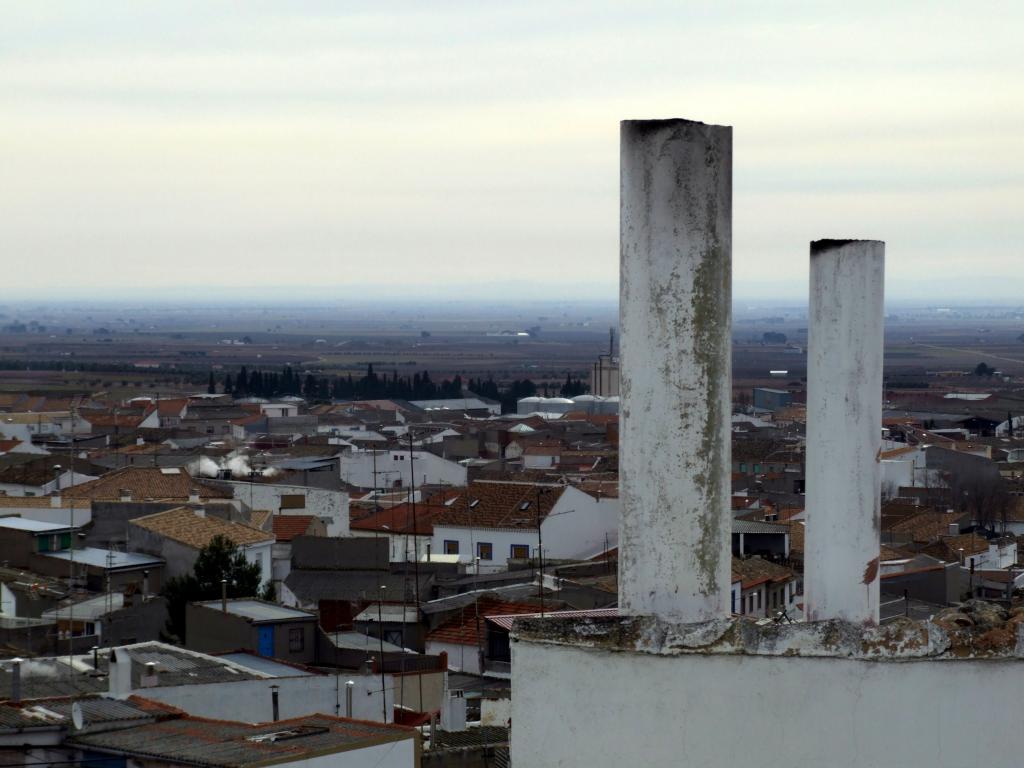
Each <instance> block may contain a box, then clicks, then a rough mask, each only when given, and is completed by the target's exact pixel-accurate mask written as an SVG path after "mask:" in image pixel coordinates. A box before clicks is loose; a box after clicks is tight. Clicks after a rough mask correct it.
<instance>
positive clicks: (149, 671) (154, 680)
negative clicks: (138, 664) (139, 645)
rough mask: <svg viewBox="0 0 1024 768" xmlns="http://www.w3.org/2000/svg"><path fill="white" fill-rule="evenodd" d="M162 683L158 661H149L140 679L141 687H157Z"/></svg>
mask: <svg viewBox="0 0 1024 768" xmlns="http://www.w3.org/2000/svg"><path fill="white" fill-rule="evenodd" d="M159 684H160V673H159V672H157V669H156V662H154V661H147V662H146V669H145V670H144V671H143V673H142V677H141V678H140V679H139V687H140V688H156V687H157V686H158V685H159Z"/></svg>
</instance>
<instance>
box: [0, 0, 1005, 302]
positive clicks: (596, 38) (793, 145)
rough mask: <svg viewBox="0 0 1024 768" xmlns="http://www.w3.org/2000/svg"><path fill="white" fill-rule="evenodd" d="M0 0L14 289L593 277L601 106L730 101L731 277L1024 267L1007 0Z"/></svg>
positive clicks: (603, 253) (5, 204) (640, 113)
mask: <svg viewBox="0 0 1024 768" xmlns="http://www.w3.org/2000/svg"><path fill="white" fill-rule="evenodd" d="M894 6H896V7H894ZM0 13H2V18H4V32H3V33H2V45H0V113H2V114H3V116H4V119H3V121H2V122H0V168H2V169H3V176H4V184H3V185H0V219H2V221H3V226H2V227H0V255H2V258H3V261H4V264H5V265H11V264H17V268H16V269H10V268H8V269H6V270H5V272H6V274H5V278H4V280H5V284H6V285H7V286H8V287H9V288H10V289H13V290H17V291H21V292H33V291H34V292H36V293H39V294H41V295H45V293H46V291H48V290H51V289H50V287H49V286H50V285H53V284H54V283H55V280H54V277H55V276H56V275H60V276H62V278H64V279H65V280H64V282H62V283H61V285H60V286H59V287H54V288H53V289H52V290H54V291H58V290H59V291H64V290H72V291H79V292H81V293H88V292H89V291H95V290H103V291H113V292H118V291H123V292H129V293H130V292H131V291H133V290H143V289H155V288H157V287H172V286H173V287H174V288H175V289H177V288H181V287H184V288H186V289H187V287H188V286H199V285H203V284H208V283H212V284H214V285H217V284H225V285H230V284H233V285H246V286H253V287H254V288H255V287H261V288H263V289H267V290H273V289H275V288H276V287H281V288H282V289H288V288H293V289H296V290H298V289H299V288H300V287H301V286H308V285H309V284H310V282H311V277H312V278H314V281H315V282H316V283H317V284H318V285H321V286H324V285H327V286H330V285H337V286H338V290H339V292H340V293H344V291H345V290H352V289H354V287H355V286H359V285H367V284H380V285H388V284H390V285H394V286H396V287H397V288H400V289H402V290H405V291H407V290H415V289H416V286H431V290H436V288H437V287H438V286H444V285H445V284H459V285H463V284H473V283H479V284H481V285H484V284H486V285H493V284H494V283H495V280H496V279H499V278H501V277H502V276H503V275H507V276H509V277H510V278H515V279H516V280H524V281H527V282H530V281H535V283H536V285H537V290H538V291H543V290H549V289H552V286H556V287H557V288H555V289H554V290H557V291H559V292H562V293H564V292H566V291H571V290H572V287H573V286H574V285H580V284H581V283H584V282H585V283H587V284H588V285H594V286H608V287H609V288H608V290H609V291H610V292H611V293H614V284H615V279H616V274H617V264H618V257H617V248H618V235H617V227H618V214H617V205H618V202H617V195H618V168H617V163H618V150H617V143H618V120H620V119H623V118H636V117H658V116H670V115H680V116H686V117H690V118H694V119H701V120H705V121H708V122H719V123H726V124H731V125H734V126H735V135H734V142H735V204H734V210H735V228H734V236H735V264H736V271H737V285H738V286H741V287H745V288H747V289H749V290H751V291H752V292H756V287H757V286H758V285H763V286H765V287H769V288H771V290H778V288H777V286H778V285H779V284H780V283H779V281H784V284H785V285H793V286H795V289H794V290H795V293H799V292H800V291H801V290H802V289H803V286H804V285H805V282H806V260H807V243H808V241H809V240H811V239H816V238H818V237H822V236H853V235H856V236H864V237H877V238H882V239H885V240H887V241H888V243H889V251H888V254H889V260H888V270H889V274H890V277H891V278H892V285H894V286H908V288H907V290H911V289H912V287H913V286H914V285H915V281H918V280H920V279H922V278H925V277H926V278H927V279H931V280H940V281H944V282H943V285H952V286H955V285H956V280H957V279H958V278H962V277H963V276H965V275H980V276H987V279H989V280H991V281H993V282H992V287H991V288H986V289H981V290H985V291H989V290H991V291H995V292H996V293H1001V294H1002V295H1004V296H1009V295H1012V294H1013V291H1011V289H1010V288H1009V287H1008V286H1009V285H1010V284H1012V281H1013V279H1014V278H1015V279H1017V280H1018V281H1020V280H1021V278H1024V266H1022V265H1024V253H1022V252H1021V250H1022V247H1021V243H1022V242H1024V217H1021V216H1020V214H1019V202H1018V201H1019V200H1021V199H1024V194H1022V193H1024V130H1022V129H1024V98H1022V96H1024V93H1022V90H1024V86H1022V85H1021V84H1022V83H1024V77H1022V76H1024V59H1022V58H1021V57H1020V56H1019V53H1018V48H1019V42H1018V40H1017V36H1018V35H1017V32H1018V31H1019V29H1020V28H1021V22H1022V21H1024V7H1022V6H1020V4H1017V3H990V4H987V5H986V8H985V9H984V12H982V10H981V9H979V8H977V7H971V6H967V5H964V4H962V3H942V2H940V3H934V2H928V3H925V2H911V3H900V4H893V3H881V2H868V3H857V4H851V3H840V2H835V3H814V4H806V3H788V2H783V3H754V2H739V3H729V4H726V3H712V2H685V3H680V2H671V3H668V2H665V3H657V2H654V3H612V2H593V3H583V2H579V3H552V2H523V3H514V4H501V5H499V4H493V3H469V2H448V3H430V4H425V3H380V4H366V3H337V2H296V3H280V2H247V3H213V2H195V3H182V2H175V3H171V2H153V3H145V4H139V3H130V2H123V3H122V2H116V3H115V2H99V3H81V4H67V3H56V2H47V1H45V0H42V1H38V0H37V2H33V3H19V2H0ZM69 275H70V276H73V279H71V281H70V284H68V282H67V280H66V278H67V276H69ZM44 286H45V287H44ZM1017 292H1018V293H1019V289H1017Z"/></svg>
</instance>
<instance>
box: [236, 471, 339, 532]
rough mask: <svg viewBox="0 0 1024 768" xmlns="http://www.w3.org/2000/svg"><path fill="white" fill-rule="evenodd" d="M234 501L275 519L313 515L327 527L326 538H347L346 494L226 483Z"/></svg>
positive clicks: (297, 487)
mask: <svg viewBox="0 0 1024 768" xmlns="http://www.w3.org/2000/svg"><path fill="white" fill-rule="evenodd" d="M227 484H228V485H229V486H230V487H231V491H232V493H233V494H234V497H235V498H236V499H237V500H238V501H241V502H242V503H243V504H246V505H248V507H249V509H265V510H269V511H271V512H273V513H274V514H275V515H313V516H314V517H318V518H320V519H321V520H322V521H323V523H324V525H326V526H327V535H328V536H348V521H349V514H348V503H349V497H348V494H347V493H345V492H344V491H332V490H327V489H323V488H311V487H309V486H305V485H291V484H288V485H286V484H284V483H248V482H245V481H244V480H231V481H227Z"/></svg>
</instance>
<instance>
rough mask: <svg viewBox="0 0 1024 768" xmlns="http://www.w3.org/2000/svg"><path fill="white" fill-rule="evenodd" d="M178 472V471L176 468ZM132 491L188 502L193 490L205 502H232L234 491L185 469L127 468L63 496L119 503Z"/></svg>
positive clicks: (134, 494)
mask: <svg viewBox="0 0 1024 768" xmlns="http://www.w3.org/2000/svg"><path fill="white" fill-rule="evenodd" d="M176 469H177V468H176ZM122 489H124V490H128V491H131V494H132V499H133V500H135V501H141V500H144V499H181V500H183V501H184V500H186V499H188V497H189V495H190V493H191V491H192V489H196V490H198V491H199V497H200V498H202V499H230V498H233V494H232V493H231V491H228V490H224V489H222V488H218V487H216V486H213V485H208V484H206V483H204V482H202V481H201V480H196V479H195V478H193V477H192V476H191V475H190V474H189V473H188V472H187V471H186V470H185V469H183V468H182V469H177V471H173V472H172V471H168V470H167V469H161V468H159V467H124V468H122V469H115V470H114V471H113V472H108V473H107V474H105V475H104V476H103V477H101V478H99V479H97V480H90V481H89V482H88V483H82V484H81V485H76V486H74V487H73V488H68V489H67V490H66V491H64V492H63V493H64V496H66V497H68V498H75V499H92V500H94V501H116V500H117V499H119V498H121V490H122Z"/></svg>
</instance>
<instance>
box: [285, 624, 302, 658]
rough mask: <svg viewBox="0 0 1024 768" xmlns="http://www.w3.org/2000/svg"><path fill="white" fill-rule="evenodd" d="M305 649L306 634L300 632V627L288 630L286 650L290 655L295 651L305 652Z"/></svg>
mask: <svg viewBox="0 0 1024 768" xmlns="http://www.w3.org/2000/svg"><path fill="white" fill-rule="evenodd" d="M305 648H306V633H305V632H303V631H302V627H296V628H294V629H289V630H288V650H289V651H291V652H292V653H296V652H297V651H302V650H305Z"/></svg>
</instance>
